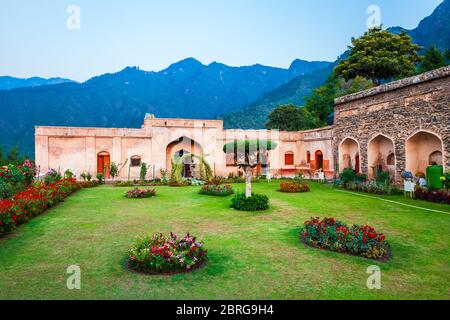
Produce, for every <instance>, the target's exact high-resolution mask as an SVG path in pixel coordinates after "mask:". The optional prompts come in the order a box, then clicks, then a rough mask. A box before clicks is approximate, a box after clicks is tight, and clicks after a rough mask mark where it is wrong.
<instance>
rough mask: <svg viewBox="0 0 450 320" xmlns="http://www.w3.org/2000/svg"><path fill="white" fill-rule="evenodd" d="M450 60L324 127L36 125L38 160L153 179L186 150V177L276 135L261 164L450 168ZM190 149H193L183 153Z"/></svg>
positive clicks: (263, 169) (223, 164)
mask: <svg viewBox="0 0 450 320" xmlns="http://www.w3.org/2000/svg"><path fill="white" fill-rule="evenodd" d="M449 75H450V68H449V67H445V68H441V69H438V70H434V71H431V72H428V73H425V74H422V75H420V76H416V77H411V78H407V79H403V80H400V81H396V82H392V83H389V84H386V85H382V86H379V87H376V88H373V89H370V90H366V91H363V92H359V93H356V94H353V95H349V96H345V97H342V98H339V99H336V101H335V121H334V125H333V126H329V127H326V128H321V129H315V130H309V131H299V132H285V131H273V130H271V131H268V130H225V129H224V128H223V122H222V121H221V120H190V119H160V118H155V117H154V116H152V115H148V116H146V117H145V119H144V124H143V126H142V127H141V128H139V129H123V128H122V129H119V128H77V127H44V126H38V127H35V150H36V157H35V159H36V163H37V165H38V166H40V171H41V172H46V171H47V170H49V169H50V168H53V169H56V170H59V171H61V172H64V171H65V170H66V169H70V170H71V171H73V172H74V173H75V174H77V175H78V176H79V174H81V173H82V172H90V173H92V174H94V175H95V174H96V173H105V174H106V175H107V176H108V175H109V169H108V168H109V165H110V164H111V163H112V162H114V163H116V164H117V165H118V166H119V168H120V172H119V177H118V178H119V179H136V178H138V177H139V173H140V167H141V164H142V163H146V164H147V165H148V168H149V174H148V176H147V177H148V178H157V177H160V176H161V171H167V172H170V170H171V168H172V161H173V159H177V158H179V159H181V158H183V161H185V163H184V170H183V174H184V176H185V177H198V176H199V163H198V162H199V161H200V160H199V159H198V157H202V158H203V159H205V160H206V162H208V163H209V165H210V166H211V168H212V170H213V174H214V175H216V176H227V175H228V174H230V173H233V174H236V175H239V174H240V172H239V170H238V168H237V167H236V166H235V163H233V161H234V159H233V158H232V157H231V158H230V157H227V155H226V154H225V153H224V151H223V146H224V144H225V143H227V142H231V141H234V140H243V139H251V140H253V139H261V140H273V141H276V142H277V144H278V147H277V148H276V149H274V150H272V151H269V152H268V154H267V159H268V161H267V163H265V164H264V165H263V166H260V167H258V168H256V169H255V173H259V174H267V173H269V172H270V173H271V175H279V176H294V175H297V174H298V173H299V172H302V173H303V174H304V175H306V176H311V177H312V176H314V174H316V173H317V172H318V171H323V172H324V173H325V175H326V177H327V178H333V177H335V176H336V174H337V173H339V172H341V171H342V170H343V169H344V168H347V167H350V168H353V169H355V170H356V171H358V172H361V173H365V174H367V175H368V176H369V177H375V176H376V174H377V172H379V171H380V170H383V171H389V172H391V175H392V177H393V178H394V179H395V180H397V181H399V180H400V177H401V174H402V173H403V172H404V171H405V170H407V171H412V172H413V173H415V174H416V173H418V172H424V171H425V169H426V167H427V166H428V165H429V164H433V163H437V164H442V165H444V167H446V168H450V158H449V156H450V154H449V150H450V82H449ZM186 155H191V157H189V156H188V157H186Z"/></svg>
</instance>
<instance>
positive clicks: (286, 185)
mask: <svg viewBox="0 0 450 320" xmlns="http://www.w3.org/2000/svg"><path fill="white" fill-rule="evenodd" d="M278 191H280V192H286V193H301V192H309V191H311V189H310V188H309V186H308V185H307V184H306V183H303V182H296V181H287V182H281V184H280V189H279V190H278Z"/></svg>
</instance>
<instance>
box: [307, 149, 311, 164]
mask: <svg viewBox="0 0 450 320" xmlns="http://www.w3.org/2000/svg"><path fill="white" fill-rule="evenodd" d="M306 163H311V152H309V151H308V152H306Z"/></svg>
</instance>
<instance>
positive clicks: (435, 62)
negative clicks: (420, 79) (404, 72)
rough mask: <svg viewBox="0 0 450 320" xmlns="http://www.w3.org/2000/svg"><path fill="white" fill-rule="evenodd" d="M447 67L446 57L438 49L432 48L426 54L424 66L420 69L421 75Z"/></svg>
mask: <svg viewBox="0 0 450 320" xmlns="http://www.w3.org/2000/svg"><path fill="white" fill-rule="evenodd" d="M446 65H447V63H446V61H445V55H444V53H442V52H441V51H439V49H437V48H436V47H430V48H428V50H427V51H426V52H425V56H424V59H423V62H422V64H421V65H420V67H419V73H424V72H427V71H431V70H434V69H438V68H441V67H445V66H446Z"/></svg>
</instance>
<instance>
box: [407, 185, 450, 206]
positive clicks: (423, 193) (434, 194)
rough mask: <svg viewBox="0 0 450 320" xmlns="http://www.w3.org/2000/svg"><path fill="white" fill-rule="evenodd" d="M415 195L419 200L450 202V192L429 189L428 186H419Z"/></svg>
mask: <svg viewBox="0 0 450 320" xmlns="http://www.w3.org/2000/svg"><path fill="white" fill-rule="evenodd" d="M415 196H416V199H417V200H425V201H429V202H436V203H444V204H450V193H448V192H444V191H429V190H428V189H426V188H417V189H416V192H415Z"/></svg>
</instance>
